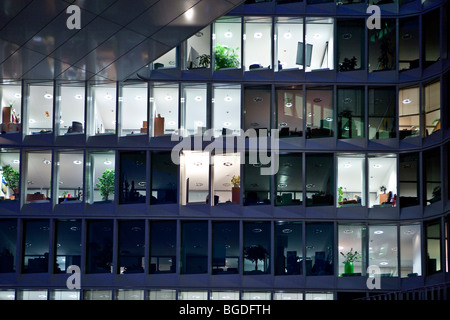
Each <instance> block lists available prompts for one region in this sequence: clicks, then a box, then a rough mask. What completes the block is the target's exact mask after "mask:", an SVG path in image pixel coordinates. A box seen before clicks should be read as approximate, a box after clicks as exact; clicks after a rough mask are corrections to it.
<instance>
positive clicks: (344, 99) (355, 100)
mask: <svg viewBox="0 0 450 320" xmlns="http://www.w3.org/2000/svg"><path fill="white" fill-rule="evenodd" d="M364 97H365V94H364V88H363V87H349V88H347V87H338V89H337V118H338V119H337V121H338V126H337V130H338V139H352V138H364V136H365V128H366V127H365V125H364V124H365V111H364V110H365V107H364V105H365V101H364Z"/></svg>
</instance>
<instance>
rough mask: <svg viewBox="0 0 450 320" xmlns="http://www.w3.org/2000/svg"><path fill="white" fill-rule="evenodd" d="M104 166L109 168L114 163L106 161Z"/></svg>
mask: <svg viewBox="0 0 450 320" xmlns="http://www.w3.org/2000/svg"><path fill="white" fill-rule="evenodd" d="M103 163H104V164H106V165H107V166H110V165H111V164H112V161H109V160H106V161H105V162H103Z"/></svg>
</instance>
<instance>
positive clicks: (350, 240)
mask: <svg viewBox="0 0 450 320" xmlns="http://www.w3.org/2000/svg"><path fill="white" fill-rule="evenodd" d="M338 241H339V243H338V250H339V255H338V258H339V261H338V262H339V275H341V276H343V277H348V276H352V275H353V276H354V275H358V276H361V275H365V274H366V269H367V268H366V257H367V253H366V243H367V228H366V227H365V226H362V225H358V224H339V226H338Z"/></svg>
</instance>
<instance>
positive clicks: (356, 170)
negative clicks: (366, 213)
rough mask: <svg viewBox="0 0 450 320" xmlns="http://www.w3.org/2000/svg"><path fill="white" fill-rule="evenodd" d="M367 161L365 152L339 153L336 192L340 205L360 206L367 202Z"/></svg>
mask: <svg viewBox="0 0 450 320" xmlns="http://www.w3.org/2000/svg"><path fill="white" fill-rule="evenodd" d="M365 162H366V161H365V156H364V155H363V154H339V155H338V157H337V193H336V194H337V206H338V207H340V208H345V207H359V206H364V205H365V204H366V197H365V192H364V181H365V174H364V172H365Z"/></svg>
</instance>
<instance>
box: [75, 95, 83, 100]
mask: <svg viewBox="0 0 450 320" xmlns="http://www.w3.org/2000/svg"><path fill="white" fill-rule="evenodd" d="M75 99H77V100H81V99H83V96H82V95H81V94H77V95H75Z"/></svg>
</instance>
